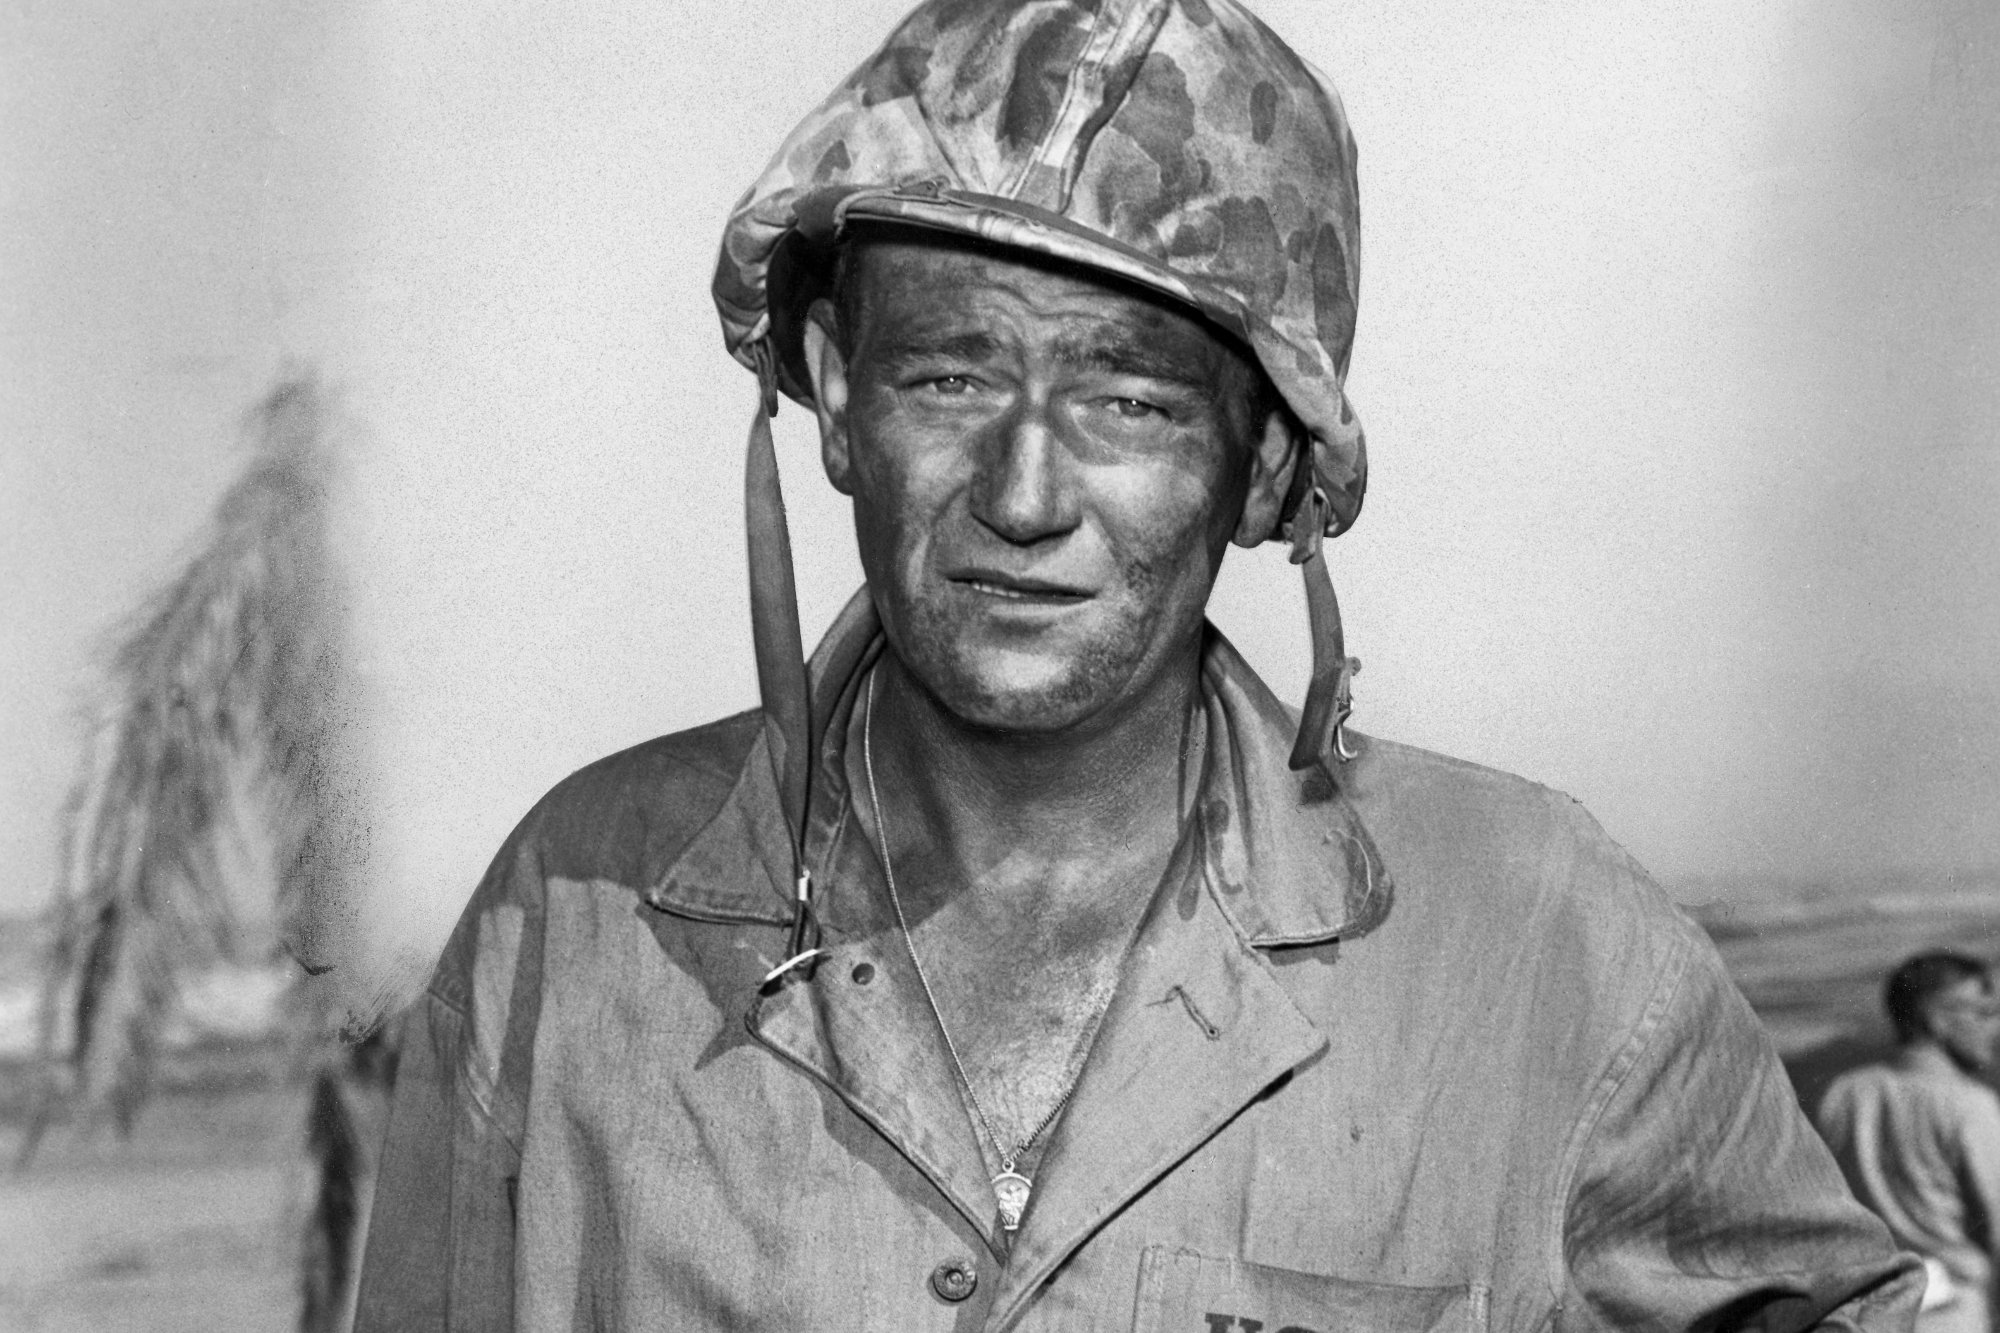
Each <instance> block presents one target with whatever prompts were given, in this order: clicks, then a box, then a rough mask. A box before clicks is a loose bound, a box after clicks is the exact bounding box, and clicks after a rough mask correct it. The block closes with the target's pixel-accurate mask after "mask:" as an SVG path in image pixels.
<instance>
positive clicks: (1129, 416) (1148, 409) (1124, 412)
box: [1111, 398, 1165, 421]
mask: <svg viewBox="0 0 2000 1333" xmlns="http://www.w3.org/2000/svg"><path fill="white" fill-rule="evenodd" d="M1111 410H1112V411H1114V412H1116V413H1117V414H1118V415H1119V416H1121V417H1124V418H1125V419H1126V420H1127V421H1139V420H1143V419H1144V418H1146V417H1157V416H1164V415H1165V413H1163V412H1162V411H1161V410H1160V409H1159V408H1158V407H1155V406H1154V405H1153V404H1151V403H1149V402H1147V401H1145V400H1144V399H1142V398H1113V399H1112V400H1111Z"/></svg>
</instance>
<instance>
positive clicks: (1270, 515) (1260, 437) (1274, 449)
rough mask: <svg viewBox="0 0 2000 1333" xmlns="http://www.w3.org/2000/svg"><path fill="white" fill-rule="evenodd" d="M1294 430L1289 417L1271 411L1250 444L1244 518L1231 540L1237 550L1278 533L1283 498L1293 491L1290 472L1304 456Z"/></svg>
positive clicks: (1277, 408)
mask: <svg viewBox="0 0 2000 1333" xmlns="http://www.w3.org/2000/svg"><path fill="white" fill-rule="evenodd" d="M1297 429H1298V428H1297V426H1296V425H1295V424H1294V423H1293V420H1292V414H1291V413H1289V412H1287V411H1286V410H1285V409H1284V408H1282V407H1274V408H1272V409H1271V411H1270V413H1269V415H1267V416H1266V417H1265V418H1264V424H1263V427H1262V429H1261V430H1259V431H1258V433H1257V435H1256V436H1255V438H1254V439H1253V440H1252V441H1251V449H1250V485H1249V487H1248V488H1247V489H1246V490H1245V491H1244V495H1243V517H1242V518H1241V519H1239V520H1237V524H1236V533H1235V535H1234V536H1233V537H1231V538H1230V540H1231V541H1233V542H1235V543H1236V544H1237V545H1238V546H1247V547H1251V548H1253V549H1254V548H1256V547H1258V546H1261V545H1262V544H1263V543H1265V542H1267V541H1269V540H1270V539H1271V538H1272V536H1273V535H1275V534H1276V533H1277V531H1278V520H1279V519H1280V518H1281V517H1282V516H1283V514H1284V510H1285V496H1286V495H1288V494H1290V493H1291V489H1292V470H1293V469H1294V468H1295V467H1297V466H1298V465H1299V458H1300V455H1301V454H1302V452H1303V451H1302V450H1301V449H1299V448H1298V445H1297V438H1296V434H1295V432H1296V431H1297Z"/></svg>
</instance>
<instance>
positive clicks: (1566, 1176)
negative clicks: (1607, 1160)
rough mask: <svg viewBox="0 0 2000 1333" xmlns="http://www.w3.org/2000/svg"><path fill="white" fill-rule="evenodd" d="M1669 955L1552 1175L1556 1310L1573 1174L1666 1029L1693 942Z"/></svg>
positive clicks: (1564, 1277) (1564, 1275)
mask: <svg viewBox="0 0 2000 1333" xmlns="http://www.w3.org/2000/svg"><path fill="white" fill-rule="evenodd" d="M1674 943H1675V947H1674V951H1673V953H1672V954H1671V955H1670V956H1669V957H1668V958H1667V961H1666V964H1665V965H1664V966H1663V967H1662V968H1661V969H1660V979H1659V982H1658V983H1657V984H1656V985H1655V986H1654V988H1653V993H1652V995H1651V996H1649V997H1648V998H1647V1001H1646V1007H1645V1009H1643V1010H1642V1011H1640V1014H1639V1018H1638V1021H1637V1022H1635V1023H1634V1024H1633V1025H1632V1034H1631V1036H1629V1037H1627V1038H1626V1039H1625V1044H1624V1045H1623V1046H1621V1047H1620V1048H1619V1050H1618V1054H1617V1055H1615V1056H1613V1057H1612V1061H1611V1067H1610V1068H1609V1069H1607V1070H1605V1072H1604V1075H1603V1077H1601V1078H1600V1079H1599V1080H1598V1082H1597V1087H1596V1088H1595V1089H1594V1090H1593V1091H1592V1093H1591V1096H1590V1100H1589V1101H1588V1102H1586V1103H1585V1104H1584V1108H1583V1113H1582V1114H1581V1115H1579V1116H1578V1117H1577V1121H1576V1125H1575V1127H1574V1128H1573V1129H1572V1130H1571V1131H1570V1140H1569V1142H1568V1144H1566V1145H1565V1146H1564V1148H1563V1157H1562V1167H1561V1169H1560V1170H1558V1171H1557V1173H1556V1185H1557V1189H1556V1192H1555V1201H1554V1206H1553V1210H1552V1211H1553V1213H1554V1216H1553V1217H1552V1218H1551V1219H1550V1226H1549V1237H1550V1240H1549V1281H1550V1284H1551V1286H1552V1287H1553V1288H1554V1290H1555V1294H1556V1302H1557V1304H1558V1306H1560V1304H1561V1302H1562V1298H1563V1296H1564V1294H1565V1293H1566V1292H1567V1291H1568V1272H1567V1255H1566V1253H1565V1249H1564V1242H1565V1240H1566V1239H1567V1232H1568V1222H1569V1204H1570V1193H1571V1191H1572V1190H1573V1189H1574V1188H1575V1182H1576V1173H1577V1169H1578V1167H1580V1166H1581V1165H1582V1162H1583V1151H1584V1149H1585V1148H1586V1147H1588V1146H1589V1144H1590V1141H1591V1139H1592V1138H1593V1137H1595V1136H1596V1133H1597V1127H1598V1125H1599V1123H1600V1122H1601V1121H1602V1120H1603V1119H1604V1113H1605V1111H1606V1110H1607V1109H1608V1108H1609V1107H1610V1105H1611V1102H1612V1100H1613V1099H1614V1098H1615V1097H1616V1096H1617V1095H1618V1092H1619V1090H1620V1089H1621V1088H1623V1087H1624V1085H1625V1080H1626V1079H1628V1078H1630V1077H1631V1075H1632V1071H1633V1070H1634V1069H1636V1068H1638V1066H1639V1064H1640V1062H1641V1060H1642V1059H1643V1058H1644V1056H1645V1054H1646V1052H1647V1051H1648V1050H1649V1049H1650V1048H1651V1047H1652V1044H1653V1039H1654V1038H1655V1037H1657V1036H1659V1034H1660V1032H1661V1030H1662V1028H1663V1027H1664V1026H1665V1024H1664V1021H1663V1020H1664V1019H1665V1018H1666V1016H1667V1015H1668V1014H1669V1013H1670V1012H1672V1010H1673V1009H1674V1007H1675V1005H1676V1004H1677V1003H1678V1002H1679V1000H1680V997H1681V988H1682V986H1683V985H1684V984H1685V983H1686V981H1687V975H1688V961H1689V959H1690V958H1691V957H1692V956H1693V953H1694V941H1693V939H1692V938H1691V937H1690V936H1688V935H1686V934H1681V935H1679V936H1677V938H1676V939H1675V942H1674Z"/></svg>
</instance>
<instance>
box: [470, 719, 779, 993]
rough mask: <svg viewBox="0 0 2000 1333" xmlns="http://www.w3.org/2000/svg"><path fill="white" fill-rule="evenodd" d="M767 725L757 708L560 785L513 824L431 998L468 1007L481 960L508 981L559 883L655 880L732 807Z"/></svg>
mask: <svg viewBox="0 0 2000 1333" xmlns="http://www.w3.org/2000/svg"><path fill="white" fill-rule="evenodd" d="M761 722H762V714H761V713H759V712H756V711H754V710H753V711H750V712H746V713H738V714H737V715H735V716H734V717H727V718H723V719H722V720H721V721H718V722H712V723H709V724H708V725H707V726H702V727H695V728H693V729H691V730H688V731H681V732H675V733H674V734H672V735H668V736H660V737H656V738H655V739H653V740H650V741H645V742H643V743H641V744H639V745H635V746H633V747H632V748H630V749H628V750H621V751H619V752H618V753H616V754H612V755H608V756H606V757H605V758H603V759H599V760H598V761H596V762H595V763H592V764H588V765H586V766H585V767H583V768H580V769H578V770H577V771H576V772H574V773H572V774H570V775H569V776H568V777H566V778H564V779H563V780H562V781H561V782H558V783H557V784H556V785H555V786H554V787H552V788H551V789H550V790H549V792H548V794H547V795H545V796H543V797H542V799H541V800H540V801H538V802H537V803H536V804H535V807H534V808H533V809H532V810H530V811H529V812H528V814H527V816H526V817H525V818H524V819H522V820H521V822H520V823H519V824H517V825H516V826H515V828H514V831H513V833H512V834H511V835H510V836H509V837H508V838H507V841H506V842H505V843H504V844H503V845H502V846H501V848H500V851H499V853H498V854H497V855H496V856H495V857H494V858H493V861H492V863H491V864H490V865H489V866H488V867H487V869H486V873H485V875H484V876H482V877H481V879H480V881H479V884H478V886H477V887H476V888H475V889H474V890H473V893H472V896H471V898H470V900H469V901H468V902H467V903H466V904H465V908H464V910H463V912H462V913H461V915H460V917H459V922H458V926H457V927H456V929H455V930H454V931H453V932H452V936H451V939H450V940H449V941H448V942H447V943H446V945H445V947H444V951H443V956H442V957H441V958H440V959H439V960H438V965H437V968H436V970H435V971H434V972H433V974H432V980H431V991H432V993H433V994H435V995H437V996H438V997H439V998H440V999H442V1000H444V1001H445V1002H446V1003H447V1004H450V1005H452V1006H453V1007H456V1008H459V1009H461V1010H464V1009H465V1008H467V1006H469V1005H470V1004H471V1003H472V996H471V987H472V977H473V973H474V964H475V960H476V959H478V958H479V957H482V956H486V957H489V958H490V959H491V960H492V961H491V962H490V963H489V964H488V970H489V971H491V972H493V974H494V975H495V976H506V977H511V976H512V974H513V971H514V969H515V967H516V966H517V964H519V963H520V962H521V957H520V955H521V950H522V948H523V945H524V941H529V940H531V939H532V938H533V937H534V936H535V934H536V932H537V930H538V929H539V927H538V926H537V925H535V924H534V923H536V922H538V921H540V920H541V919H542V917H543V914H544V913H545V912H546V911H548V910H549V907H550V902H549V890H550V887H551V884H552V883H555V882H560V881H571V882H576V881H592V880H595V881H605V882H610V883H615V884H619V885H624V886H628V887H630V888H632V889H634V890H643V889H644V888H646V887H647V886H649V885H651V884H652V883H654V882H655V881H656V880H657V879H658V878H659V877H660V876H661V875H663V874H664V873H665V871H666V868H667V867H668V866H670V865H671V864H672V863H673V861H674V859H675V858H676V857H678V856H679V855H680V853H681V852H682V851H683V850H684V849H685V848H686V847H687V845H688V843H689V842H691V841H692V840H693V839H694V837H695V835H696V834H698V833H699V832H701V830H702V829H703V828H704V827H705V826H706V825H707V824H708V822H709V820H711V819H713V818H714V817H715V814H716V812H717V811H718V810H720V809H721V808H722V805H723V803H724V802H725V801H727V800H728V798H729V794H730V793H731V792H732V791H733V790H734V789H735V786H736V782H737V779H738V777H739V775H740V773H741V771H742V767H743V761H744V759H745V758H746V757H747V756H748V754H749V753H750V748H751V746H752V745H753V744H754V743H755V741H756V739H757V737H758V735H759V732H760V727H761ZM530 961H533V960H530ZM536 965H537V966H539V963H538V962H537V963H536ZM510 984H511V983H510Z"/></svg>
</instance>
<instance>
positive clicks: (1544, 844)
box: [1349, 738, 1705, 946]
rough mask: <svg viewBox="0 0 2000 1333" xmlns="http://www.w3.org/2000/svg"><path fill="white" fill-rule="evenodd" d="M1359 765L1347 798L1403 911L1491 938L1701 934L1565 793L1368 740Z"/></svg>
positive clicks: (1677, 939) (1661, 941)
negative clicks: (1384, 867) (1445, 918)
mask: <svg viewBox="0 0 2000 1333" xmlns="http://www.w3.org/2000/svg"><path fill="white" fill-rule="evenodd" d="M1355 768H1356V770H1357V771H1356V772H1355V773H1354V775H1353V779H1352V781H1351V783H1350V784H1349V792H1350V797H1351V799H1353V800H1354V802H1355V805H1356V808H1357V810H1358V811H1359V812H1360V813H1361V816H1362V818H1363V820H1364V822H1365V823H1366V825H1367V827H1368V829H1369V832H1370V834H1371V835H1372V836H1373V837H1374V838H1375V840H1376V843H1377V845H1378V847H1379V848H1380V850H1381V853H1382V857H1383V860H1384V862H1385V864H1386V865H1387V866H1388V868H1389V872H1390V874H1391V875H1392V876H1394V878H1395V880H1396V897H1397V904H1398V908H1399V909H1401V910H1403V911H1405V912H1408V913H1410V914H1413V915H1416V916H1423V917H1434V916H1437V915H1448V916H1449V917H1450V918H1451V919H1452V920H1453V921H1454V922H1456V923H1462V924H1465V925H1472V926H1473V927H1474V928H1475V929H1476V930H1477V931H1478V932H1479V933H1480V934H1482V935H1484V937H1485V938H1486V939H1488V940H1489V941H1492V940H1495V939H1497V938H1499V937H1504V936H1507V935H1510V934H1516V933H1519V932H1522V931H1530V932H1532V933H1534V934H1536V935H1538V936H1540V937H1541V938H1543V939H1548V938H1549V937H1550V936H1551V935H1552V934H1553V935H1555V936H1584V937H1597V938H1599V939H1602V940H1603V941H1604V942H1605V943H1606V944H1608V943H1609V942H1610V937H1612V936H1618V935H1628V936H1629V935H1631V934H1634V933H1636V934H1638V935H1641V936H1648V937H1651V939H1652V941H1653V943H1654V944H1655V945H1656V946H1670V945H1675V944H1679V943H1681V942H1684V941H1686V940H1687V939H1689V938H1690V937H1694V936H1699V935H1700V930H1699V928H1698V927H1697V926H1695V925H1694V923H1693V922H1692V921H1690V920H1689V919H1688V918H1687V917H1686V916H1685V915H1684V914H1683V913H1682V912H1681V911H1680V909H1679V908H1677V907H1676V906H1675V905H1674V903H1673V901H1672V899H1670V898H1669V897H1668V896H1667V894H1666V893H1665V892H1664V891H1663V890H1661V889H1660V888H1659V886H1658V885H1656V884H1655V883H1654V882H1653V879H1652V877H1651V876H1649V875H1648V874H1647V873H1646V872H1645V870H1644V869H1642V868H1641V867H1640V866H1639V864H1638V862H1636V861H1635V860H1633V858H1632V857H1631V855H1630V854H1629V853H1627V852H1626V851H1625V849H1624V848H1623V847H1621V846H1619V845H1618V844H1617V843H1616V842H1614V841H1613V840H1612V839H1611V837H1610V836H1609V835H1608V834H1607V833H1605V831H1604V829H1603V828H1602V827H1601V826H1600V825H1599V824H1598V822H1597V821H1596V820H1595V819H1594V818H1592V817H1591V815H1590V812H1589V811H1587V810H1585V809H1584V807H1583V805H1582V804H1581V803H1580V802H1578V801H1577V800H1576V799H1575V798H1574V797H1572V796H1569V795H1568V794H1566V793H1564V792H1561V791H1557V790H1556V789H1554V788H1552V787H1547V786H1544V785H1542V784H1541V783H1538V782H1533V781H1531V780H1529V779H1527V778H1523V777H1519V776H1516V775H1515V774H1512V773H1506V772H1502V771H1501V770H1499V769H1494V768H1487V767H1485V766H1483V765H1480V764H1474V763H1469V762H1467V761H1465V760H1462V759H1454V758H1452V757H1450V756H1447V755H1442V754H1436V753H1433V752H1431V751H1428V750H1422V749H1418V748H1416V747H1414V746H1409V745H1402V744H1399V743H1396V742H1393V741H1382V740H1375V739H1372V738H1371V739H1370V740H1369V741H1368V742H1367V746H1366V753H1365V754H1364V756H1363V758H1362V759H1361V760H1360V761H1358V762H1357V763H1356V765H1355ZM1704 942H1705V940H1704Z"/></svg>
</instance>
